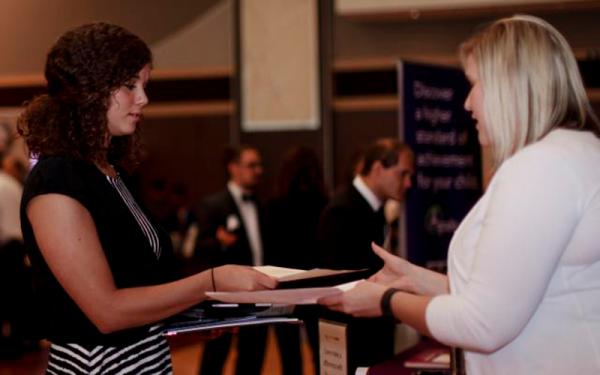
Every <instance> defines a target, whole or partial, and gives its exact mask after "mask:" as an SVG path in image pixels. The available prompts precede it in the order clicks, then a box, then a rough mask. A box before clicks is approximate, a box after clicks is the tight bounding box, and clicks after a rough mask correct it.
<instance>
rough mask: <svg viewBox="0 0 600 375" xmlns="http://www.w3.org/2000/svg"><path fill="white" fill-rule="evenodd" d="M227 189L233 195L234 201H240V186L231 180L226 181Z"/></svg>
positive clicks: (241, 193)
mask: <svg viewBox="0 0 600 375" xmlns="http://www.w3.org/2000/svg"><path fill="white" fill-rule="evenodd" d="M227 189H228V190H229V192H230V193H231V195H232V196H233V199H234V200H235V201H236V202H238V203H240V202H242V195H243V194H244V193H243V192H242V188H241V187H240V186H239V185H238V184H236V183H235V182H233V181H229V182H228V183H227Z"/></svg>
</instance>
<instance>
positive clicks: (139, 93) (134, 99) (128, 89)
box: [106, 65, 150, 137]
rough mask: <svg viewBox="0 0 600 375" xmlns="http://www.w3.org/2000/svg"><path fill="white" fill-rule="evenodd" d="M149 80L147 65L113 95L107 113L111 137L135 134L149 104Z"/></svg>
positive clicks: (148, 67)
mask: <svg viewBox="0 0 600 375" xmlns="http://www.w3.org/2000/svg"><path fill="white" fill-rule="evenodd" d="M149 78H150V65H146V66H144V67H143V68H142V70H140V71H139V73H138V74H137V76H135V77H133V78H132V79H131V81H129V82H126V83H125V84H124V85H123V86H121V87H119V88H118V89H116V90H115V91H114V92H113V93H112V95H111V96H110V102H109V106H108V112H107V113H106V117H107V120H108V121H107V123H108V124H107V126H108V134H109V135H110V136H114V137H118V136H122V135H129V134H133V132H135V129H136V126H137V123H138V122H139V121H140V118H141V116H142V108H143V107H144V106H145V105H146V104H148V97H147V96H146V91H145V90H146V84H147V83H148V79H149Z"/></svg>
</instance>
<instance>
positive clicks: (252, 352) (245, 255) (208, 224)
mask: <svg viewBox="0 0 600 375" xmlns="http://www.w3.org/2000/svg"><path fill="white" fill-rule="evenodd" d="M225 165H226V168H227V171H228V173H229V182H228V183H227V186H226V188H225V189H224V190H222V191H220V192H218V193H216V194H214V195H212V196H209V197H208V198H207V199H206V200H205V201H204V202H202V204H201V207H200V208H199V210H198V225H199V235H198V241H197V247H196V252H195V253H196V256H198V257H200V258H201V259H202V262H203V263H204V264H206V266H207V267H215V266H219V265H222V264H244V265H254V266H257V265H262V264H263V255H264V254H263V240H262V239H263V238H264V236H263V233H262V226H261V223H262V212H261V207H260V204H259V203H258V201H257V200H256V198H255V195H254V194H255V193H256V188H257V186H258V184H259V182H260V178H261V176H262V173H263V167H262V161H261V157H260V153H259V152H258V150H257V149H256V148H254V147H251V146H241V147H239V148H237V149H230V150H228V152H227V154H226V157H225ZM216 287H217V290H218V288H219V286H218V285H216ZM266 337H267V328H266V327H264V326H251V327H242V328H240V330H239V334H238V345H237V348H238V358H237V365H236V373H237V374H260V371H261V368H262V363H263V357H264V351H265V343H266ZM231 340H232V334H231V333H225V334H223V335H221V336H220V337H218V338H216V339H214V340H211V341H209V342H207V343H206V345H205V349H204V353H203V356H202V364H201V366H200V374H204V375H214V374H221V372H222V369H223V364H224V363H225V360H226V359H227V354H228V353H229V348H230V346H231Z"/></svg>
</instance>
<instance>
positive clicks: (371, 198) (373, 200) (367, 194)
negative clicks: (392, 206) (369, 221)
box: [352, 175, 383, 212]
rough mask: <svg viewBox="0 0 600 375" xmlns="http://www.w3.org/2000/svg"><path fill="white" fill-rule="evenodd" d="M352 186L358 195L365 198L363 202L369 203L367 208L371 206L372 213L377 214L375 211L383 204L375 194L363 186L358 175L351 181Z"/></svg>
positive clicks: (363, 183)
mask: <svg viewBox="0 0 600 375" xmlns="http://www.w3.org/2000/svg"><path fill="white" fill-rule="evenodd" d="M352 185H354V187H355V188H356V190H358V192H359V193H360V195H362V196H363V198H365V200H366V201H367V202H368V203H369V206H371V208H372V209H373V212H377V210H379V209H380V208H381V205H382V204H383V202H382V201H381V199H379V198H377V196H376V195H375V193H373V191H372V190H371V189H370V188H369V187H368V186H367V184H365V182H364V181H363V179H362V177H360V175H357V176H356V177H354V180H352Z"/></svg>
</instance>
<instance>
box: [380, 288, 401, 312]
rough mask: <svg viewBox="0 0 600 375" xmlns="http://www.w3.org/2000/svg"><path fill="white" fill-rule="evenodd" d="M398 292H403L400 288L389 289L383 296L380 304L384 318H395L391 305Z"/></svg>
mask: <svg viewBox="0 0 600 375" xmlns="http://www.w3.org/2000/svg"><path fill="white" fill-rule="evenodd" d="M397 292H401V290H400V289H398V288H389V289H387V290H386V291H385V292H384V293H383V295H382V296H381V302H380V304H381V312H382V313H383V316H387V317H390V318H394V312H393V311H392V306H391V304H390V303H391V301H392V296H393V295H394V294H396V293H397Z"/></svg>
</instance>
